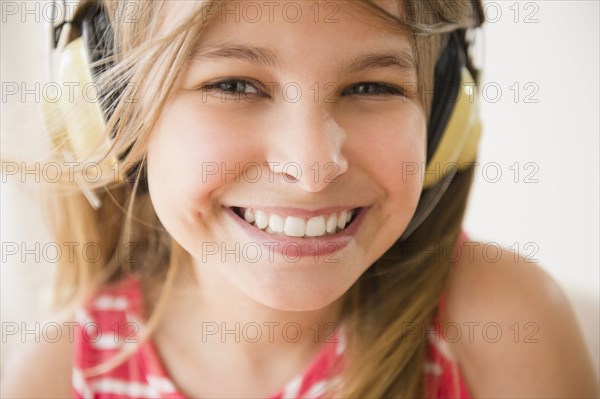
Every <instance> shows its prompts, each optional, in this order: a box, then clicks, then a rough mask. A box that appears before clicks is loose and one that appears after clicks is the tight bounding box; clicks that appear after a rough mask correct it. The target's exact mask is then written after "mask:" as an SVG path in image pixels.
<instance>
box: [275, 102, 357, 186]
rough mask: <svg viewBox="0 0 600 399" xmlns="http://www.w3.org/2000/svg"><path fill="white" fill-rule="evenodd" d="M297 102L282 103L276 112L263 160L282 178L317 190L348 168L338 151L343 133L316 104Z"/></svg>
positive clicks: (330, 182) (334, 181)
mask: <svg viewBox="0 0 600 399" xmlns="http://www.w3.org/2000/svg"><path fill="white" fill-rule="evenodd" d="M301 102H304V101H301ZM301 102H298V103H293V104H286V105H285V108H286V110H285V112H281V113H279V114H278V122H277V123H275V124H274V126H273V131H272V135H271V136H270V137H271V138H272V140H271V145H270V147H269V154H270V155H269V156H268V159H267V162H268V165H269V167H270V168H271V170H272V171H273V172H274V173H275V174H276V175H282V177H283V179H284V180H285V181H287V182H290V183H293V184H295V185H299V186H300V188H302V189H303V190H305V191H307V192H319V191H322V190H324V189H325V188H326V187H327V186H329V185H330V184H335V183H336V182H338V181H339V180H338V179H337V178H338V177H339V176H340V175H342V174H344V173H345V172H346V171H347V170H348V161H347V160H346V158H345V157H344V155H343V154H342V144H343V143H344V142H345V141H346V139H347V134H346V131H345V130H344V129H343V128H342V127H341V126H340V125H339V124H338V123H337V122H336V120H335V118H334V117H333V116H332V115H331V113H329V112H328V111H325V110H323V109H321V108H320V105H319V104H315V103H310V101H305V104H301ZM321 106H322V104H321ZM279 111H282V110H281V109H280V110H279Z"/></svg>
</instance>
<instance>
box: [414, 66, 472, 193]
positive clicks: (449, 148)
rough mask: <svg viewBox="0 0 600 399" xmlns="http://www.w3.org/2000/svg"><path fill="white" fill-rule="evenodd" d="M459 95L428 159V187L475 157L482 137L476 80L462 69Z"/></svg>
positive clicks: (426, 185) (426, 170) (463, 167)
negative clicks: (438, 141)
mask: <svg viewBox="0 0 600 399" xmlns="http://www.w3.org/2000/svg"><path fill="white" fill-rule="evenodd" d="M459 90H460V92H459V96H458V98H457V100H456V104H455V107H454V109H453V111H452V115H451V116H450V120H449V121H448V125H447V127H446V129H445V131H444V134H443V136H442V138H441V140H440V143H439V144H438V147H437V149H436V150H435V153H434V154H433V156H432V157H431V159H430V160H429V161H428V162H427V167H426V169H425V176H424V178H425V182H424V188H431V187H433V186H435V185H436V184H437V183H439V182H440V181H442V180H443V179H444V178H445V177H446V174H448V173H450V172H451V171H452V169H458V170H463V169H466V168H467V167H468V166H469V163H470V162H473V161H474V160H475V157H476V155H477V147H478V145H479V138H480V136H481V121H480V119H479V109H478V108H479V102H478V95H477V86H476V82H475V80H474V79H473V77H472V76H471V74H470V73H469V70H468V69H467V68H463V70H462V78H461V83H460V86H459Z"/></svg>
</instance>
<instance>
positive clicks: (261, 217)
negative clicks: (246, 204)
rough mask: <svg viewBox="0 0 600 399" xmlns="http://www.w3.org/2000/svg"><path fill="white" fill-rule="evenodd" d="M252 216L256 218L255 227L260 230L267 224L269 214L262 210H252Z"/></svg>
mask: <svg viewBox="0 0 600 399" xmlns="http://www.w3.org/2000/svg"><path fill="white" fill-rule="evenodd" d="M254 218H255V219H256V221H255V223H256V227H258V228H259V229H261V230H263V229H264V228H265V227H267V226H268V225H269V215H267V214H266V213H265V212H263V211H258V210H257V211H254Z"/></svg>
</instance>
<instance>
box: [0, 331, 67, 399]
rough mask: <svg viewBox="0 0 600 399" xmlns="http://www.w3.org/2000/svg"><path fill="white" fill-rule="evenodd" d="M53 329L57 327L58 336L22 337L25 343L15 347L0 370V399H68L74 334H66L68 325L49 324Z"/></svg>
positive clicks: (29, 335)
mask: <svg viewBox="0 0 600 399" xmlns="http://www.w3.org/2000/svg"><path fill="white" fill-rule="evenodd" d="M50 323H54V322H50ZM40 324H43V323H40ZM56 325H58V326H61V327H60V329H58V330H57V331H60V336H58V334H55V332H54V331H53V332H52V337H50V335H47V336H45V334H44V333H41V334H37V335H36V336H35V337H34V335H33V334H27V336H24V337H23V339H25V338H26V339H27V342H26V343H23V344H21V346H19V347H16V348H15V349H14V352H13V353H11V354H10V355H9V357H8V359H7V361H6V364H5V365H3V367H2V384H1V386H2V393H1V394H0V397H3V398H68V397H71V395H72V390H71V373H72V368H73V336H74V334H73V333H72V332H70V331H69V330H68V328H67V327H68V326H69V324H64V323H61V322H56V324H53V326H56ZM63 326H64V328H63ZM41 331H44V330H43V328H42V329H41ZM48 331H49V330H48ZM48 334H50V332H48Z"/></svg>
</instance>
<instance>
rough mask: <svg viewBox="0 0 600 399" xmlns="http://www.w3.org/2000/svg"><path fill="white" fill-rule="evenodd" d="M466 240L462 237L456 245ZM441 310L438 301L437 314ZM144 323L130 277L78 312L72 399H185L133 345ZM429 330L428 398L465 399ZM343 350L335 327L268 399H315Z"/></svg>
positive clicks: (439, 338)
mask: <svg viewBox="0 0 600 399" xmlns="http://www.w3.org/2000/svg"><path fill="white" fill-rule="evenodd" d="M465 239H466V236H465V235H464V234H463V235H461V241H464V240H465ZM443 305H444V298H443V297H442V298H441V306H440V308H441V310H442V311H443ZM143 320H144V315H143V303H142V292H141V287H140V283H139V280H138V279H137V278H135V277H131V278H128V279H125V280H122V281H120V282H119V283H117V284H115V285H111V286H107V287H104V288H103V289H102V290H101V291H100V292H98V293H97V294H96V295H95V296H94V297H93V299H92V300H91V301H89V302H88V304H87V305H86V306H84V307H82V308H80V309H79V310H78V312H77V325H76V327H75V330H76V334H75V342H74V349H75V358H74V368H73V376H72V382H73V396H74V397H75V398H95V399H100V398H102V399H113V398H136V399H142V398H173V399H175V398H177V399H184V398H186V396H185V395H184V394H183V393H181V392H180V391H179V390H178V388H177V386H176V384H175V383H173V381H172V380H171V379H170V377H169V375H168V373H167V372H166V369H165V367H164V365H163V364H162V361H161V359H160V357H159V356H158V352H157V350H156V348H155V346H154V344H153V342H152V340H151V339H149V340H147V341H145V342H143V343H141V344H139V343H138V339H137V336H138V332H139V330H140V326H143ZM434 321H435V320H434ZM434 326H435V330H433V331H437V334H435V333H431V332H430V333H429V334H428V337H429V343H430V346H429V348H430V351H429V357H428V360H427V362H426V363H425V369H424V373H425V382H426V386H427V391H428V392H427V393H428V395H427V397H432V398H470V397H471V396H470V395H469V392H468V390H467V387H466V384H465V383H464V381H463V379H462V377H461V374H460V371H459V370H458V369H456V373H454V374H453V372H452V368H453V367H456V366H455V363H453V362H452V359H451V354H450V352H449V351H448V350H447V343H446V342H445V341H444V339H443V334H442V330H441V329H440V328H439V325H438V324H437V323H434ZM128 345H138V346H137V348H135V350H134V351H133V353H132V354H131V355H130V356H129V357H128V358H127V359H126V360H125V361H124V362H122V363H120V364H119V365H118V366H116V367H114V368H112V369H110V370H105V371H103V372H101V373H100V374H97V375H92V376H88V375H87V373H86V371H85V370H87V369H89V368H91V367H92V366H96V365H98V364H101V363H103V362H105V361H107V360H108V359H110V358H111V357H112V356H114V355H115V354H116V353H118V352H119V351H120V350H122V349H123V347H124V346H128ZM344 347H345V345H344V331H343V328H340V329H338V331H337V332H336V334H334V335H333V337H332V339H330V340H329V342H325V343H324V344H323V348H322V349H321V351H320V352H319V353H318V355H317V356H316V357H315V359H314V360H313V362H312V364H310V365H309V366H308V367H307V368H306V369H305V370H303V371H302V372H300V373H299V374H297V375H296V376H295V377H294V378H292V379H291V380H290V381H289V382H288V383H286V384H285V386H284V387H283V388H282V389H281V390H280V391H279V392H277V393H276V394H274V395H272V396H270V399H281V398H320V397H321V395H322V394H323V392H324V390H325V389H326V388H328V387H329V386H334V385H335V384H337V383H338V382H339V379H337V378H336V375H337V373H338V372H339V370H341V368H342V367H343V356H342V355H343V353H344Z"/></svg>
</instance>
